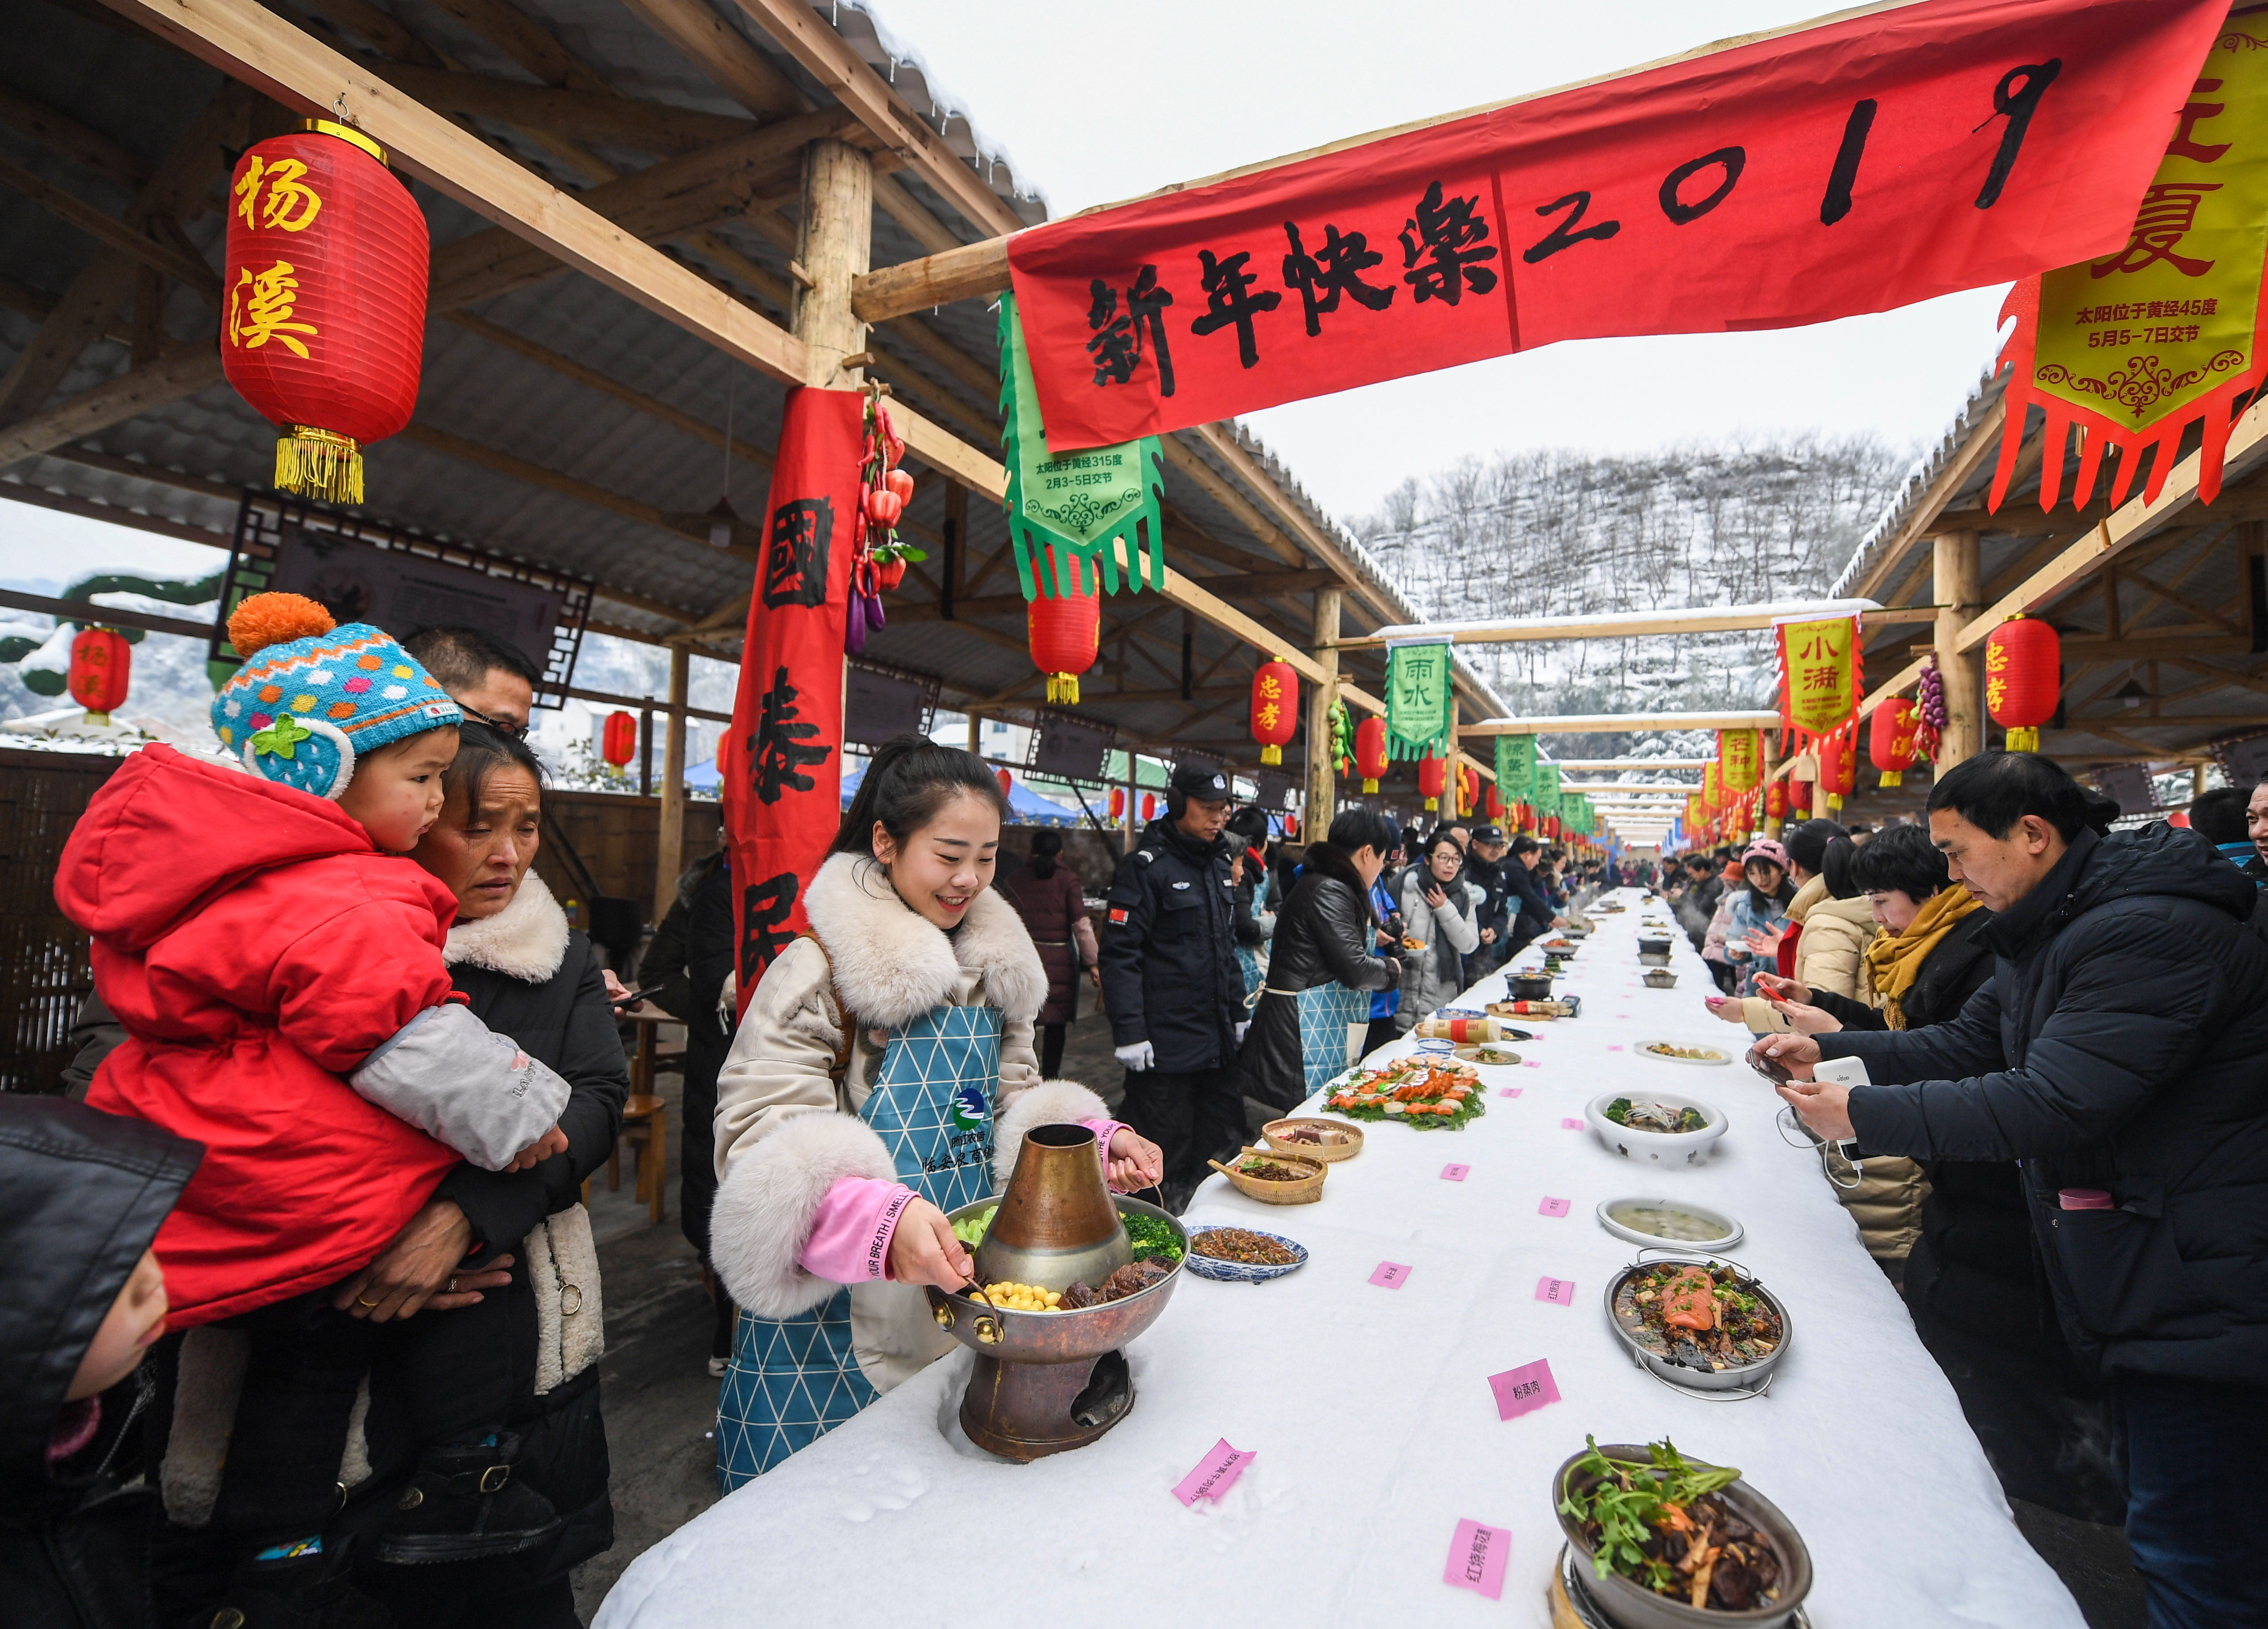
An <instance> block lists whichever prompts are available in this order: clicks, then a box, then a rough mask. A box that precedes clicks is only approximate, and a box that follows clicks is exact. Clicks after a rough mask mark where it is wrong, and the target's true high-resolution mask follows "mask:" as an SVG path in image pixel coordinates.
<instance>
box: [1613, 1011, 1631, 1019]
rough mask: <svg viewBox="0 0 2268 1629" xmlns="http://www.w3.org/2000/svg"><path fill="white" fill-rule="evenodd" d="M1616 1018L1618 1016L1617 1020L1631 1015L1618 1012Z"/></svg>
mask: <svg viewBox="0 0 2268 1629" xmlns="http://www.w3.org/2000/svg"><path fill="white" fill-rule="evenodd" d="M1615 1016H1616V1017H1617V1018H1627V1017H1629V1016H1630V1014H1628V1013H1626V1012H1618V1013H1616V1015H1615Z"/></svg>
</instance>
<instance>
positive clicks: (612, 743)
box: [599, 712, 637, 769]
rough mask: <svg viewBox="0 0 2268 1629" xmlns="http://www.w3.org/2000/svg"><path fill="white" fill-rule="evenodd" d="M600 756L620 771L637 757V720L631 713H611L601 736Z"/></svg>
mask: <svg viewBox="0 0 2268 1629" xmlns="http://www.w3.org/2000/svg"><path fill="white" fill-rule="evenodd" d="M599 755H600V757H601V758H603V759H606V760H607V761H608V763H610V764H612V765H613V766H614V767H615V768H617V769H620V768H621V767H622V766H623V765H625V764H627V763H629V762H630V759H633V758H635V757H637V717H636V716H635V715H632V714H630V713H621V712H615V713H609V714H608V715H607V723H606V726H605V728H604V729H603V730H600V735H599Z"/></svg>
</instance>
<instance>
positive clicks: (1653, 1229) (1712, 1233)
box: [1596, 1195, 1743, 1250]
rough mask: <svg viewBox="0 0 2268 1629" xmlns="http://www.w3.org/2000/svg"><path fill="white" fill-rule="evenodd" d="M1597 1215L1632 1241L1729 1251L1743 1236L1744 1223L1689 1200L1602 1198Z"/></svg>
mask: <svg viewBox="0 0 2268 1629" xmlns="http://www.w3.org/2000/svg"><path fill="white" fill-rule="evenodd" d="M1596 1214H1597V1215H1598V1218H1599V1225H1600V1226H1601V1227H1602V1228H1604V1229H1606V1230H1607V1231H1608V1232H1609V1233H1611V1234H1613V1235H1614V1236H1616V1238H1618V1239H1627V1240H1629V1241H1630V1242H1631V1244H1647V1245H1662V1244H1669V1245H1686V1246H1690V1247H1691V1248H1693V1249H1696V1250H1730V1249H1732V1248H1733V1246H1734V1245H1735V1244H1739V1243H1740V1242H1741V1239H1742V1236H1743V1235H1742V1228H1741V1224H1740V1223H1739V1222H1736V1221H1734V1219H1733V1218H1732V1217H1730V1216H1727V1214H1725V1213H1724V1212H1722V1211H1719V1210H1712V1209H1710V1208H1709V1207H1707V1206H1706V1205H1696V1204H1694V1203H1693V1202H1692V1201H1691V1200H1668V1199H1654V1198H1651V1197H1646V1196H1642V1195H1641V1196H1634V1197H1631V1198H1628V1199H1618V1200H1600V1201H1599V1208H1598V1211H1597V1213H1596Z"/></svg>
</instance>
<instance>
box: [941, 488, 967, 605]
mask: <svg viewBox="0 0 2268 1629" xmlns="http://www.w3.org/2000/svg"><path fill="white" fill-rule="evenodd" d="M939 536H940V537H942V538H943V539H945V551H944V553H945V558H944V559H943V560H940V561H938V567H937V614H938V615H939V618H941V619H942V620H945V621H947V622H950V621H952V620H954V614H953V600H954V595H955V594H957V593H959V592H960V591H961V558H962V556H963V555H965V554H968V544H967V542H966V541H965V539H967V538H968V488H966V487H964V486H962V485H961V483H960V482H959V481H946V483H945V527H944V530H943V531H942V532H940V533H939Z"/></svg>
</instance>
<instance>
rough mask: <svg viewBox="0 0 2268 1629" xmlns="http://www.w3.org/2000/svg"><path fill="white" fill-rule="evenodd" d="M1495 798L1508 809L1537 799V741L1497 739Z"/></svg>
mask: <svg viewBox="0 0 2268 1629" xmlns="http://www.w3.org/2000/svg"><path fill="white" fill-rule="evenodd" d="M1496 795H1497V796H1499V797H1500V798H1502V799H1503V800H1504V801H1505V803H1506V805H1507V806H1508V805H1510V804H1513V803H1528V802H1531V801H1533V799H1534V798H1535V737H1534V736H1499V737H1497V738H1496Z"/></svg>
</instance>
